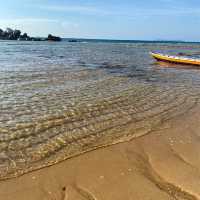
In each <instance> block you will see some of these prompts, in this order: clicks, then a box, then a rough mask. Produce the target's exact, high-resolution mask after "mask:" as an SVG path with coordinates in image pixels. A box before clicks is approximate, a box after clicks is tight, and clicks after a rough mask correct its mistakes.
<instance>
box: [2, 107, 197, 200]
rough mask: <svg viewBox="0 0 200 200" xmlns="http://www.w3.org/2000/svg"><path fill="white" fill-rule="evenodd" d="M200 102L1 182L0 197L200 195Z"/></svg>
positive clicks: (82, 199) (98, 199) (90, 199)
mask: <svg viewBox="0 0 200 200" xmlns="http://www.w3.org/2000/svg"><path fill="white" fill-rule="evenodd" d="M199 113H200V108H199V106H198V107H195V109H192V110H190V111H189V112H187V113H185V114H183V115H181V116H179V117H178V118H176V119H172V120H170V121H167V122H165V123H163V124H162V125H161V126H160V127H157V129H155V130H153V131H152V132H151V133H149V134H147V135H143V136H141V137H138V138H134V139H132V140H131V141H127V142H123V143H120V144H116V145H112V146H108V147H105V148H99V149H96V150H93V151H90V152H88V153H85V154H82V155H79V156H77V157H74V158H71V159H68V160H66V161H63V162H61V163H59V164H56V165H53V166H50V167H46V168H43V169H40V170H37V171H33V172H30V173H28V174H25V175H23V176H20V177H18V178H14V179H9V180H6V181H1V182H0V199H1V200H13V199H15V200H27V199H29V200H39V199H40V200H123V199H127V200H133V199H137V200H150V199H153V200H165V199H166V200H172V199H175V200H176V199H178V200H179V199H180V200H193V199H194V200H198V199H200V187H199V185H200V154H199V148H200V140H199V138H200V114H199Z"/></svg>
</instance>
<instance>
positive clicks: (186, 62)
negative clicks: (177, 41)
mask: <svg viewBox="0 0 200 200" xmlns="http://www.w3.org/2000/svg"><path fill="white" fill-rule="evenodd" d="M150 54H151V56H152V57H153V58H155V59H156V60H158V61H162V62H168V63H174V64H182V65H196V66H200V59H190V58H184V57H181V56H180V57H178V56H168V55H163V54H159V53H150Z"/></svg>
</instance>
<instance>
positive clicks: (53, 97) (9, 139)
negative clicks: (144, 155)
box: [0, 39, 200, 180]
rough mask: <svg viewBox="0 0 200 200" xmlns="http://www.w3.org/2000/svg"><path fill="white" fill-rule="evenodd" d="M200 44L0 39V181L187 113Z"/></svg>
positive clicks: (196, 93) (197, 92) (197, 84)
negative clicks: (187, 60) (164, 59)
mask: <svg viewBox="0 0 200 200" xmlns="http://www.w3.org/2000/svg"><path fill="white" fill-rule="evenodd" d="M149 52H162V53H166V54H170V55H184V56H187V57H195V58H200V43H187V42H170V41H168V42H165V41H152V42H151V41H115V40H83V39H82V40H78V41H77V42H68V40H64V41H62V42H47V41H40V42H29V41H0V180H3V179H7V178H12V177H16V176H20V175H22V174H24V173H27V172H30V171H33V170H36V169H40V168H42V167H46V166H49V165H53V164H56V163H58V162H61V161H63V160H65V159H68V158H71V157H73V156H75V155H79V154H81V153H84V152H87V151H91V150H93V149H97V148H100V147H103V146H108V145H112V144H116V143H118V142H123V141H127V140H130V139H134V138H137V137H140V136H142V135H145V134H149V133H152V132H153V131H155V130H156V129H157V128H159V127H161V126H162V125H163V124H164V123H166V122H168V123H170V121H171V120H173V119H174V118H177V117H179V116H181V115H183V114H185V113H187V112H189V110H191V109H192V108H194V107H195V106H196V105H197V104H198V100H199V97H200V68H199V67H193V66H184V65H175V64H168V63H159V62H157V61H156V60H154V59H153V58H152V57H151V56H150V54H149Z"/></svg>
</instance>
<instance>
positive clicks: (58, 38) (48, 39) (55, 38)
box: [46, 34, 61, 42]
mask: <svg viewBox="0 0 200 200" xmlns="http://www.w3.org/2000/svg"><path fill="white" fill-rule="evenodd" d="M46 40H47V41H53V42H60V41H61V38H60V37H57V36H53V35H51V34H49V35H48V37H47V39H46Z"/></svg>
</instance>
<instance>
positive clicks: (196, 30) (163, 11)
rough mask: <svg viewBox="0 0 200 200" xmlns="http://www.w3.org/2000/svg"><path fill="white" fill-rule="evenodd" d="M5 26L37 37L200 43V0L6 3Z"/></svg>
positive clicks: (0, 14) (0, 11)
mask: <svg viewBox="0 0 200 200" xmlns="http://www.w3.org/2000/svg"><path fill="white" fill-rule="evenodd" d="M0 27H1V28H6V27H11V28H18V29H21V30H22V31H24V32H28V33H29V34H30V35H33V36H46V35H47V34H48V33H52V34H55V35H60V36H62V37H81V38H107V39H143V40H157V39H158V40H160V39H164V40H188V41H200V0H98V1H97V0H4V1H2V2H1V6H0Z"/></svg>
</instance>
